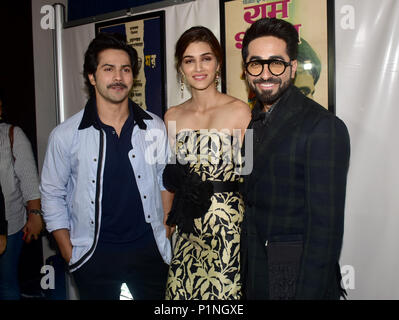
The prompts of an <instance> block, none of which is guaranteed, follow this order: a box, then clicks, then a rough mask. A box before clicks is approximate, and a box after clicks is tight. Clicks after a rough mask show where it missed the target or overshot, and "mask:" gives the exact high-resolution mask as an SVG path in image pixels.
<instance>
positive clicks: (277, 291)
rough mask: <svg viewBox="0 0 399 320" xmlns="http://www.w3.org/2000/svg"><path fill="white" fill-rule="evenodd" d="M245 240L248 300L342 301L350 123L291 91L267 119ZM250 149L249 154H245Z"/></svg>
mask: <svg viewBox="0 0 399 320" xmlns="http://www.w3.org/2000/svg"><path fill="white" fill-rule="evenodd" d="M260 109H261V108H260V107H259V105H256V106H255V107H254V110H253V113H252V120H251V123H250V125H249V128H252V129H253V130H254V131H253V133H254V139H253V140H254V144H253V145H254V154H253V170H252V173H251V174H250V175H247V176H244V183H243V185H242V193H243V196H244V200H245V207H246V209H245V213H244V221H243V229H242V236H241V253H242V255H241V259H242V260H241V261H242V273H243V274H242V276H243V288H244V293H245V295H246V298H247V299H338V298H339V296H340V295H341V294H342V289H341V285H340V280H341V273H340V270H339V265H338V260H339V256H340V252H341V246H342V237H343V230H344V207H345V191H346V178H347V171H348V166H349V154H350V143H349V135H348V131H347V128H346V126H345V124H344V123H343V122H342V121H341V120H340V119H338V118H337V117H336V116H335V115H334V114H332V113H331V112H329V111H327V110H326V109H325V108H323V107H322V106H320V105H319V104H317V103H316V102H314V101H313V100H311V99H308V98H307V97H305V96H304V95H303V94H302V93H301V92H300V91H299V90H298V89H297V88H296V87H294V86H291V87H290V88H289V89H288V90H287V91H286V93H285V94H284V95H283V97H282V98H281V99H280V100H279V102H278V103H277V104H276V105H275V107H274V109H273V111H272V112H271V114H270V117H266V118H265V119H263V118H262V117H261V116H260V115H262V114H264V113H261V112H260ZM244 149H245V148H243V150H244Z"/></svg>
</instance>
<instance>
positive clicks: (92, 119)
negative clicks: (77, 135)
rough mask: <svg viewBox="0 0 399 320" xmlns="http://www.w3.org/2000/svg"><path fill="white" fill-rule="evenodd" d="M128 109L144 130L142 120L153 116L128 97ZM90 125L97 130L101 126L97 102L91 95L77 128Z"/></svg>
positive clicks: (85, 127)
mask: <svg viewBox="0 0 399 320" xmlns="http://www.w3.org/2000/svg"><path fill="white" fill-rule="evenodd" d="M129 110H130V112H131V114H132V115H133V119H134V120H135V121H136V123H137V125H138V126H139V128H140V129H142V130H146V129H147V125H146V124H145V122H144V120H152V119H153V118H152V117H151V115H149V114H148V113H147V112H145V111H144V110H143V109H141V108H140V107H139V106H138V105H137V104H136V103H134V102H133V101H132V100H130V99H129ZM91 126H93V127H94V128H95V129H97V130H100V128H101V124H100V123H99V118H98V113H97V102H96V98H95V97H91V98H90V99H89V100H88V101H87V103H86V106H85V109H84V113H83V118H82V121H81V122H80V125H79V130H83V129H87V128H89V127H91Z"/></svg>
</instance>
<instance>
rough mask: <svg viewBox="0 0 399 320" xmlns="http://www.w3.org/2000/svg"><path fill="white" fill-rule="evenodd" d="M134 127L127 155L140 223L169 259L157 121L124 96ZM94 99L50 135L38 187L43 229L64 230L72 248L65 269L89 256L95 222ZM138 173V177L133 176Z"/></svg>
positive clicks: (99, 139) (161, 129)
mask: <svg viewBox="0 0 399 320" xmlns="http://www.w3.org/2000/svg"><path fill="white" fill-rule="evenodd" d="M129 104H130V107H132V108H133V115H134V119H135V121H136V122H137V125H135V126H134V129H133V133H132V147H133V148H132V150H130V152H129V154H128V156H129V159H130V163H131V165H132V168H133V172H134V174H135V175H136V182H137V186H138V189H139V192H140V196H141V200H142V204H143V209H144V216H145V221H146V222H147V223H150V224H151V227H152V230H153V232H154V237H155V240H156V243H157V246H158V249H159V252H160V254H161V256H162V258H163V260H164V261H165V263H168V264H169V263H170V260H171V246H170V241H169V239H168V238H167V237H166V230H165V227H164V225H163V217H164V213H163V207H162V199H161V190H165V188H164V187H163V184H162V173H163V169H164V167H165V165H166V163H167V158H168V154H169V146H168V138H167V133H166V129H165V125H164V123H163V121H162V120H161V119H160V118H159V117H158V116H156V115H154V114H152V113H151V112H148V111H144V110H142V109H141V108H140V107H139V106H137V105H136V104H134V103H133V102H131V101H130V100H129ZM96 112H97V110H96V104H95V99H91V100H89V101H88V103H87V105H86V107H85V109H84V110H82V111H80V112H79V113H77V114H75V115H74V116H72V117H71V118H69V119H67V120H66V121H65V122H63V123H62V124H60V125H58V126H57V127H56V128H55V129H54V130H53V131H52V133H51V135H50V138H49V142H48V146H47V152H46V156H45V160H44V164H43V169H42V175H41V184H40V191H41V194H42V210H43V217H44V220H45V222H46V227H47V229H48V231H49V232H53V231H55V230H59V229H68V230H69V233H70V239H71V243H72V246H73V249H72V258H71V260H70V262H69V268H70V271H74V270H76V269H78V268H79V267H80V266H82V265H83V264H84V263H85V262H87V261H88V260H89V259H90V257H91V256H92V254H93V252H94V250H95V248H96V245H97V242H98V236H99V230H100V225H101V199H102V182H103V172H104V161H105V153H106V141H105V139H106V134H105V132H103V131H102V129H101V128H100V127H99V126H98V124H97V122H96V121H95V119H96V117H95V113H96ZM138 176H140V179H138V178H137V177H138Z"/></svg>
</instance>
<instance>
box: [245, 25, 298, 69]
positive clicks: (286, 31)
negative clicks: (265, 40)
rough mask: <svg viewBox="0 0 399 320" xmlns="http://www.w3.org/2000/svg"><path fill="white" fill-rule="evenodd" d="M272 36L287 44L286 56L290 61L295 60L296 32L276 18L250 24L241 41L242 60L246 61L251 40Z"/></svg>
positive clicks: (296, 49) (292, 27)
mask: <svg viewBox="0 0 399 320" xmlns="http://www.w3.org/2000/svg"><path fill="white" fill-rule="evenodd" d="M266 36H273V37H276V38H279V39H281V40H284V41H285V43H286V44H287V54H288V56H289V57H290V59H291V60H296V58H297V56H298V42H299V41H298V40H299V36H298V32H297V31H296V29H295V27H294V26H293V25H292V24H291V23H289V22H287V21H285V20H281V19H277V18H263V19H260V20H258V21H256V22H255V23H254V24H252V25H251V26H250V27H249V28H248V29H247V31H246V32H245V35H244V39H243V41H242V50H241V54H242V59H243V61H244V62H245V61H247V60H246V59H247V57H248V45H249V43H250V42H251V41H252V40H255V39H257V38H260V37H266Z"/></svg>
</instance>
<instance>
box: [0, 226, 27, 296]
mask: <svg viewBox="0 0 399 320" xmlns="http://www.w3.org/2000/svg"><path fill="white" fill-rule="evenodd" d="M22 237H23V232H22V230H21V231H19V232H17V233H14V234H12V235H10V236H8V237H7V247H6V250H5V251H4V253H3V254H2V255H1V256H0V300H19V299H20V291H19V279H18V263H19V257H20V256H21V250H22V244H23V240H22Z"/></svg>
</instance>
